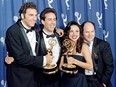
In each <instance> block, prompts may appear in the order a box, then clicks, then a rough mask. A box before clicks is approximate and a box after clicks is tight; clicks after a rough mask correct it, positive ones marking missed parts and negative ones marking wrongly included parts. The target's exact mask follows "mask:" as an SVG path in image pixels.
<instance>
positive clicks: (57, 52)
mask: <svg viewBox="0 0 116 87" xmlns="http://www.w3.org/2000/svg"><path fill="white" fill-rule="evenodd" d="M43 31H44V30H43ZM44 32H45V31H44ZM45 33H46V34H48V33H47V32H45ZM43 38H44V41H45V45H46V48H50V45H49V44H48V41H49V39H51V38H52V37H49V38H46V35H45V34H44V33H43ZM53 39H55V40H56V42H57V43H56V45H55V46H53V49H52V53H53V56H54V58H53V60H52V63H51V64H56V63H57V62H58V59H59V57H60V49H61V48H60V46H59V43H58V40H57V38H56V37H54V38H53ZM44 65H46V58H45V56H44Z"/></svg>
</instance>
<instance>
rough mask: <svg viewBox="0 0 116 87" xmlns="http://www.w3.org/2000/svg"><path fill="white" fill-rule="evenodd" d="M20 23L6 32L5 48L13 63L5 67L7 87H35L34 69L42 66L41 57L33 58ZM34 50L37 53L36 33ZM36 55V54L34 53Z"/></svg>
mask: <svg viewBox="0 0 116 87" xmlns="http://www.w3.org/2000/svg"><path fill="white" fill-rule="evenodd" d="M23 28H24V27H23V26H22V25H21V23H20V21H18V22H17V23H15V24H14V25H13V26H11V27H9V28H8V30H7V32H6V39H5V42H6V46H7V51H8V53H9V56H11V57H13V58H14V62H13V63H12V64H10V65H7V81H8V87H36V86H35V82H34V75H33V73H34V70H33V69H34V68H41V67H42V65H43V57H42V56H33V54H32V50H31V47H30V44H29V41H28V39H27V37H26V33H25V32H24V29H23ZM36 40H37V43H36V50H37V51H38V45H39V44H38V40H39V34H38V33H37V32H36ZM36 53H37V52H36Z"/></svg>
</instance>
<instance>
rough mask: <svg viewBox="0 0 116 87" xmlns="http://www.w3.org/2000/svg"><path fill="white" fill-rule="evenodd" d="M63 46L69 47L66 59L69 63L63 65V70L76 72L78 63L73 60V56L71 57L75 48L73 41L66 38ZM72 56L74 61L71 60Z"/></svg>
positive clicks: (71, 72)
mask: <svg viewBox="0 0 116 87" xmlns="http://www.w3.org/2000/svg"><path fill="white" fill-rule="evenodd" d="M63 46H65V47H66V48H67V52H66V60H67V63H64V64H63V65H62V69H61V70H62V71H63V72H65V73H70V74H74V73H77V70H76V65H74V62H73V59H74V58H72V57H70V56H69V55H72V54H73V53H72V50H73V49H74V48H73V46H72V44H71V41H70V40H69V39H65V40H64V41H63ZM71 58H72V62H71Z"/></svg>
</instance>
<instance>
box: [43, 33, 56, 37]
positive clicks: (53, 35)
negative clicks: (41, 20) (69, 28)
mask: <svg viewBox="0 0 116 87" xmlns="http://www.w3.org/2000/svg"><path fill="white" fill-rule="evenodd" d="M43 33H44V34H45V35H46V38H49V37H52V38H54V37H55V36H56V35H55V34H51V35H48V34H46V33H45V32H44V31H43Z"/></svg>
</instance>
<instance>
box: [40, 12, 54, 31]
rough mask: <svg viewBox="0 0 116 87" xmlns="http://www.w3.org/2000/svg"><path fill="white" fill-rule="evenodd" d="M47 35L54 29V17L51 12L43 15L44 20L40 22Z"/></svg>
mask: <svg viewBox="0 0 116 87" xmlns="http://www.w3.org/2000/svg"><path fill="white" fill-rule="evenodd" d="M41 22H42V24H43V25H44V29H45V31H46V32H48V33H53V31H54V29H55V27H56V15H55V14H54V13H52V12H50V13H47V14H45V20H42V21H41Z"/></svg>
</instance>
